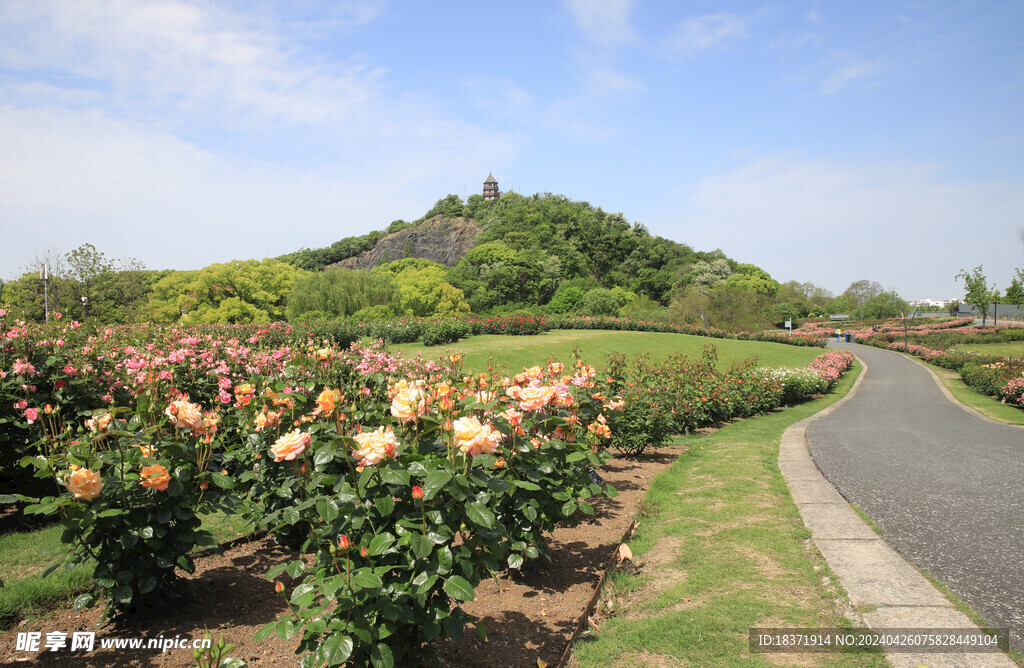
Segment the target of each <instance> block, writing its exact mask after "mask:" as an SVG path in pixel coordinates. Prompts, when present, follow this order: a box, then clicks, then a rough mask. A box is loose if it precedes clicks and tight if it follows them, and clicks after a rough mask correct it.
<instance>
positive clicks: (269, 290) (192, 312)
mask: <svg viewBox="0 0 1024 668" xmlns="http://www.w3.org/2000/svg"><path fill="white" fill-rule="evenodd" d="M304 273H305V272H303V271H302V270H301V269H297V268H296V267H293V266H292V265H290V264H287V263H285V262H282V261H280V260H274V259H267V260H263V261H258V260H232V261H231V262H225V263H222V264H212V265H210V266H208V267H205V268H203V269H198V270H195V271H176V272H172V273H171V274H169V275H167V276H165V277H163V278H161V279H160V280H159V281H157V282H156V283H155V284H154V285H153V293H152V295H151V296H150V299H149V302H148V303H147V305H146V309H145V313H146V315H147V316H148V317H149V318H150V319H152V320H155V321H161V322H174V321H177V320H181V321H182V322H187V323H247V322H272V321H276V320H282V319H283V318H284V316H285V308H286V303H287V297H288V293H289V292H290V290H291V287H292V284H293V283H294V282H295V280H296V279H298V278H299V277H301V276H302V275H304Z"/></svg>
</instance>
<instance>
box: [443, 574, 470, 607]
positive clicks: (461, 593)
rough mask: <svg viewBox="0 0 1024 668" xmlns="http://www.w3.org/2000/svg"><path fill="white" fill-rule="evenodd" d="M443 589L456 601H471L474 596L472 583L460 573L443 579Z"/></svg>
mask: <svg viewBox="0 0 1024 668" xmlns="http://www.w3.org/2000/svg"><path fill="white" fill-rule="evenodd" d="M444 590H445V592H446V593H447V594H448V595H449V596H451V597H452V598H454V599H455V600H456V601H472V600H473V598H474V595H473V585H471V584H469V581H468V580H466V578H464V577H462V576H460V575H453V576H451V577H450V578H448V579H447V580H445V583H444Z"/></svg>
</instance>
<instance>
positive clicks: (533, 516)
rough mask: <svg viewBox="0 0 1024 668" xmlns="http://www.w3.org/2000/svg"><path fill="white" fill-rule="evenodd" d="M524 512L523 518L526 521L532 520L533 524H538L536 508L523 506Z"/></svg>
mask: <svg viewBox="0 0 1024 668" xmlns="http://www.w3.org/2000/svg"><path fill="white" fill-rule="evenodd" d="M522 512H523V516H524V517H525V518H526V519H528V520H530V521H531V522H536V521H537V509H536V508H534V507H533V506H530V505H526V506H523V509H522Z"/></svg>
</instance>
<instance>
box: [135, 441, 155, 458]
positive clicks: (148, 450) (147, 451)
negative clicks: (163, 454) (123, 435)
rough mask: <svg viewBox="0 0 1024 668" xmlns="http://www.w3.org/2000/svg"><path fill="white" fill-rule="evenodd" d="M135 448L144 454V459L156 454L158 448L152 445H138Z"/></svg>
mask: <svg viewBox="0 0 1024 668" xmlns="http://www.w3.org/2000/svg"><path fill="white" fill-rule="evenodd" d="M135 447H136V448H138V449H139V452H141V453H142V456H143V457H152V456H154V455H155V454H156V448H154V447H153V446H152V445H139V444H138V443H136V444H135Z"/></svg>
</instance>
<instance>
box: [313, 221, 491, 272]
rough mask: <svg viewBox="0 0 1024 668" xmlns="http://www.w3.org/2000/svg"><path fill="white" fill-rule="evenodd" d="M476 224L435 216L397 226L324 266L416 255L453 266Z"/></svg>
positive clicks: (369, 264) (369, 265)
mask: <svg viewBox="0 0 1024 668" xmlns="http://www.w3.org/2000/svg"><path fill="white" fill-rule="evenodd" d="M479 234H480V227H479V226H478V225H477V224H476V223H474V222H473V221H472V220H469V219H468V218H442V217H441V216H435V217H433V218H431V219H430V220H428V221H425V222H423V223H421V224H420V225H418V226H417V227H411V228H409V229H406V230H399V231H398V232H395V233H394V234H389V235H387V236H386V237H384V238H382V239H381V240H380V241H378V242H377V245H376V246H374V247H373V248H371V249H370V250H368V251H363V252H362V253H360V254H359V255H356V256H354V257H350V258H347V259H345V260H342V261H341V262H337V263H335V264H332V265H328V266H327V267H325V269H333V268H336V267H342V268H345V269H364V270H368V269H373V268H374V267H376V266H377V265H378V264H384V263H386V262H394V261H395V260H401V259H402V258H405V257H418V258H425V259H427V260H432V261H434V262H439V263H441V264H443V265H445V266H447V267H454V266H455V265H457V264H458V263H459V260H461V259H462V258H463V257H464V256H465V255H466V253H468V252H469V250H470V249H471V248H472V247H473V242H474V241H476V238H477V236H478V235H479Z"/></svg>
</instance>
